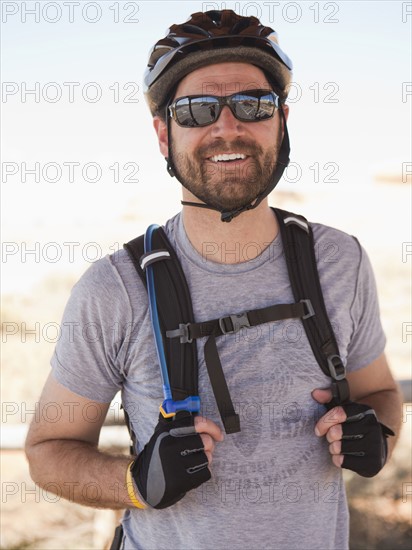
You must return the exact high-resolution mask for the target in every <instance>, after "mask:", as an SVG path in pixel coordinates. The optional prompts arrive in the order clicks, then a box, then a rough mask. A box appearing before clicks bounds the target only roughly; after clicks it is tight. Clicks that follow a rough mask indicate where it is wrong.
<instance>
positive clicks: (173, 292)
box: [124, 227, 199, 401]
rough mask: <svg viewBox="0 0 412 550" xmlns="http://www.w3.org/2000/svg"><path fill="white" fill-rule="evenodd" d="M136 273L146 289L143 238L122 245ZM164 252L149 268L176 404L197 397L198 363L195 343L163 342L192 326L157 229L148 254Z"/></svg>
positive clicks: (172, 258)
mask: <svg viewBox="0 0 412 550" xmlns="http://www.w3.org/2000/svg"><path fill="white" fill-rule="evenodd" d="M124 248H125V249H126V251H127V252H128V254H129V256H130V258H131V260H132V262H133V264H134V266H135V268H136V271H137V273H138V274H139V276H140V278H141V279H142V282H143V284H144V285H145V287H147V283H146V274H145V272H144V271H143V270H142V268H141V265H140V261H141V259H142V256H144V235H141V236H140V237H137V238H136V239H133V240H132V241H129V242H128V243H126V244H125V245H124ZM156 250H159V252H161V251H165V250H167V252H168V253H169V254H168V257H167V258H165V259H164V261H157V262H155V263H153V264H152V267H153V272H154V279H155V286H156V297H157V309H158V315H159V321H160V326H161V330H162V336H163V346H164V350H165V355H166V361H167V366H168V373H169V379H170V386H171V390H172V396H173V399H174V400H176V401H178V400H181V399H185V398H186V397H188V396H191V395H198V393H199V391H198V361H197V348H196V341H193V342H188V343H181V342H180V340H179V339H178V338H173V339H172V338H166V337H165V335H166V332H167V331H170V330H173V329H176V327H177V326H179V325H180V324H182V323H184V324H187V323H193V322H194V316H193V308H192V301H191V298H190V292H189V288H188V285H187V281H186V278H185V276H184V274H183V270H182V268H181V266H180V262H179V260H178V258H177V256H176V252H175V251H174V249H173V247H172V245H171V244H170V242H169V239H168V238H167V236H166V233H165V232H164V230H163V229H162V228H161V227H159V228H158V229H157V230H156V231H155V233H154V234H153V238H152V253H153V252H156Z"/></svg>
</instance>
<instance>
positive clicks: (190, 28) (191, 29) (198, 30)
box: [182, 24, 212, 38]
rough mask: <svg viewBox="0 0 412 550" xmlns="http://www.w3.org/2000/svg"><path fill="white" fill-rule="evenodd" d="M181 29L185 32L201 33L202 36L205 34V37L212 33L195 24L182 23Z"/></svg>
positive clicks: (209, 36)
mask: <svg viewBox="0 0 412 550" xmlns="http://www.w3.org/2000/svg"><path fill="white" fill-rule="evenodd" d="M182 31H183V32H185V33H187V34H201V35H202V36H206V37H207V38H211V37H212V35H211V34H210V32H208V31H206V30H205V29H202V28H201V27H197V26H195V25H187V24H184V25H182Z"/></svg>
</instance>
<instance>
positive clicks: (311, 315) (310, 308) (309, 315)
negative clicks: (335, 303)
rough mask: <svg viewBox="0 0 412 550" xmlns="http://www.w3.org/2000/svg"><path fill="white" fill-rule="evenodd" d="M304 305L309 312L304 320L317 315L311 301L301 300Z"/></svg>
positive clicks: (304, 316)
mask: <svg viewBox="0 0 412 550" xmlns="http://www.w3.org/2000/svg"><path fill="white" fill-rule="evenodd" d="M299 301H300V302H302V303H303V304H305V306H306V308H307V310H308V312H307V313H306V315H303V317H302V319H309V317H313V316H314V315H315V310H314V309H313V306H312V302H311V301H310V300H308V299H307V300H299Z"/></svg>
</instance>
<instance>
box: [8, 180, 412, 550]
mask: <svg viewBox="0 0 412 550" xmlns="http://www.w3.org/2000/svg"><path fill="white" fill-rule="evenodd" d="M395 187H396V189H394V188H392V187H391V186H385V185H377V186H376V189H375V198H376V197H377V198H376V200H377V201H378V203H379V207H378V209H374V211H370V209H367V208H366V205H365V209H362V208H361V207H359V205H358V207H357V208H353V209H350V202H351V200H352V199H351V197H346V199H345V200H346V203H345V202H343V203H342V204H340V208H339V212H338V213H337V215H336V209H335V214H333V213H332V212H331V211H330V208H329V209H326V208H325V202H324V197H321V195H320V194H318V195H316V194H315V195H314V196H313V197H312V198H311V199H310V200H305V199H304V198H303V197H301V196H299V195H295V194H293V193H283V194H282V193H279V194H278V195H277V204H278V205H279V206H280V207H283V208H286V209H290V210H292V211H296V212H302V213H304V214H305V215H306V216H307V217H308V219H311V220H313V221H322V222H324V223H327V224H330V225H335V226H337V227H339V228H342V229H344V230H346V231H349V232H351V233H353V234H356V235H358V236H360V237H361V241H362V243H363V244H364V245H365V247H366V248H367V250H368V252H369V255H370V257H371V261H372V264H373V266H374V269H375V275H376V280H377V284H378V289H379V294H380V304H381V312H382V322H383V325H384V329H385V331H386V334H387V337H388V347H387V352H388V356H389V358H390V362H391V365H392V368H393V371H394V374H395V376H396V377H397V378H412V376H411V370H410V369H411V356H410V353H411V352H410V340H411V338H412V335H409V336H408V331H409V332H410V330H411V329H410V328H409V329H408V326H410V322H411V318H412V317H411V312H410V305H409V304H410V296H411V277H410V265H411V262H412V258H411V257H409V258H406V261H403V260H404V259H405V258H403V257H402V243H403V242H408V241H410V240H411V239H410V230H409V221H408V220H409V217H408V211H409V207H408V208H406V205H407V204H409V199H410V191H408V189H407V188H406V187H401V186H395ZM394 197H395V203H396V204H397V205H398V206H399V208H400V210H401V213H400V214H399V215H398V216H397V217H395V216H394V215H393V214H392V220H391V222H390V223H389V224H387V226H388V227H390V232H389V231H388V230H387V229H385V230H383V229H382V227H381V226H380V225H379V224H380V223H382V220H383V215H384V212H385V205H387V204H390V203H392V204H393V201H394ZM339 200H340V199H339ZM342 200H343V198H342ZM359 200H360V201H361V202H362V200H366V197H363V198H362V197H360V199H359ZM374 200H375V199H374ZM402 209H403V210H402ZM366 210H367V212H366ZM345 212H346V216H345ZM348 212H350V214H349V215H348ZM402 212H403V214H402ZM365 213H366V214H365ZM405 215H406V221H405ZM365 216H366V217H365ZM146 218H147V215H146ZM146 218H145V216H144V214H143V213H142V212H137V213H136V214H135V215H133V214H128V215H127V216H126V217H124V218H123V219H122V220H118V221H119V226H121V227H122V228H123V230H124V233H125V234H128V235H129V238H132V237H133V236H134V235H135V233H134V231H135V230H134V229H133V227H134V225H136V226H138V227H141V225H142V223H145V222H146ZM147 221H148V222H150V221H153V219H148V220H147ZM122 224H123V225H122ZM94 229H95V230H96V228H94ZM101 229H102V234H104V235H107V231H108V230H107V227H103V226H102V227H101ZM97 230H98V228H97ZM389 233H390V234H389ZM55 238H57V237H55ZM108 242H109V239H108ZM24 267H25V266H22V268H24ZM86 267H87V265H85V266H84V268H83V269H81V270H84V269H85V268H86ZM78 275H79V273H76V272H74V271H73V270H71V271H69V270H68V271H67V272H64V273H61V274H59V275H56V274H55V273H49V274H47V273H46V274H45V276H44V278H43V279H42V280H41V281H39V282H37V283H36V285H35V286H33V287H31V288H30V289H29V290H28V291H26V292H23V291H19V292H14V293H13V294H6V295H3V296H2V310H3V325H2V327H3V352H2V389H1V397H2V425H3V426H4V425H7V426H12V425H15V424H19V423H22V422H30V420H31V418H32V416H33V415H32V414H30V411H32V410H33V408H34V404H35V402H36V400H37V399H38V396H39V393H40V391H41V388H42V385H43V383H44V380H45V379H46V377H47V374H48V372H49V359H50V357H51V355H52V352H53V349H54V339H55V336H54V334H55V333H54V332H53V327H52V326H51V325H50V331H49V332H47V334H46V337H45V336H44V334H41V336H40V337H39V338H38V337H37V336H36V335H35V334H31V335H30V334H28V333H26V334H25V336H24V333H25V330H22V327H23V328H24V326H23V325H22V324H23V323H26V327H27V328H30V327H34V326H35V323H40V325H39V326H40V327H41V329H42V328H43V327H44V326H45V325H46V324H48V323H58V322H59V321H60V319H61V315H62V312H63V308H64V305H65V303H66V301H67V298H68V295H69V292H70V289H71V287H72V285H73V283H74V282H75V280H76V279H77V277H78ZM4 323H14V324H15V325H13V326H17V327H18V330H17V332H16V334H14V335H10V334H5V332H4V326H5V325H4ZM408 323H409V325H408ZM10 326H12V325H10V324H9V325H8V330H10ZM47 340H49V341H47ZM404 412H405V420H406V419H409V420H408V422H405V425H404V430H403V434H402V441H401V444H400V445H399V447H398V450H397V451H396V454H395V455H394V459H393V463H392V464H391V465H388V467H387V468H386V469H385V470H384V472H382V474H381V475H380V476H379V477H378V479H377V480H368V481H365V480H362V481H359V478H358V477H357V476H354V477H351V476H348V489H349V494H350V495H351V505H352V522H353V532H354V533H355V532H356V536H357V542H356V543H355V542H353V543H352V548H407V546H405V544H406V543H405V540H406V539H405V537H407V536H408V535H409V536H410V535H411V501H412V482H411V458H410V457H411V452H410V445H411V436H410V434H411V416H412V405H408V408H407V409H405V411H404ZM407 413H409V415H408V414H407ZM1 475H2V514H1V548H4V549H12V548H14V549H17V548H19V549H20V548H21V549H23V548H36V549H39V550H40V549H53V550H58V549H59V550H60V549H61V550H63V549H67V550H69V549H70V550H74V549H80V548H82V549H88V548H103V544H104V543H103V540H105V538H106V537H107V536H110V535H108V534H107V533H106V531H108V532H111V530H112V525H113V513H112V512H110V511H98V512H96V511H94V510H93V509H88V508H83V507H80V506H77V505H74V504H71V503H69V502H65V501H63V500H61V499H57V501H56V499H55V497H52V495H48V494H44V493H43V492H42V491H41V490H40V489H36V488H35V486H34V484H33V482H32V481H31V480H30V477H29V473H28V468H27V465H26V462H25V459H24V456H23V454H22V452H21V451H2V453H1ZM408 529H409V531H408ZM377 539H379V541H380V542H377Z"/></svg>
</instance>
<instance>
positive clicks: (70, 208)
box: [1, 0, 412, 292]
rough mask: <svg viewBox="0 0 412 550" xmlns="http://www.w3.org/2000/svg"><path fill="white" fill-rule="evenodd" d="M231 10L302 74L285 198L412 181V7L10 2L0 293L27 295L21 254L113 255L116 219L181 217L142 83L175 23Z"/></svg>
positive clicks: (4, 42)
mask: <svg viewBox="0 0 412 550" xmlns="http://www.w3.org/2000/svg"><path fill="white" fill-rule="evenodd" d="M223 8H227V9H235V11H237V12H238V13H240V14H242V15H255V16H259V18H260V19H261V21H262V22H263V23H264V24H265V25H268V26H271V27H272V28H273V29H275V30H276V31H277V32H278V34H279V39H280V45H281V47H282V49H283V50H284V51H285V52H286V53H287V54H288V55H289V57H290V58H291V59H292V60H293V63H294V77H293V80H294V84H293V86H292V91H291V95H290V101H289V106H290V117H289V121H288V126H289V132H290V135H291V143H292V153H291V166H290V168H289V169H288V171H287V173H286V174H285V177H284V179H283V181H282V183H281V184H279V185H282V189H283V190H290V191H292V192H296V193H307V192H310V191H311V190H313V191H314V192H318V193H322V192H323V190H324V191H325V192H332V193H336V196H338V195H339V193H341V194H342V193H347V194H350V193H360V191H361V190H363V191H364V192H365V193H367V192H369V191H368V190H369V189H372V188H373V185H374V182H375V179H374V178H375V176H376V175H377V174H382V173H384V174H395V175H396V174H398V176H400V175H401V174H402V166H403V167H404V170H405V169H406V170H407V169H409V170H411V168H410V165H409V168H407V163H410V162H411V153H410V151H411V138H410V130H411V129H410V115H411V104H412V84H411V81H412V78H411V73H410V66H411V22H412V3H411V2H397V1H390V2H385V1H357V2H347V1H344V2H314V1H309V2H266V1H265V2H191V1H182V2H169V1H165V2H156V1H150V2H148V1H146V2H144V1H143V2H141V1H136V2H134V1H132V2H131V1H129V2H123V1H116V0H109V1H100V2H88V1H83V0H78V1H71V0H69V1H64V2H52V1H51V2H47V1H43V2H38V1H37V2H33V1H25V2H19V1H2V2H1V10H2V12H1V21H2V23H1V27H2V28H1V31H2V38H1V51H2V53H1V65H2V75H1V76H2V100H1V115H2V123H1V137H2V145H1V156H2V159H1V160H2V219H3V222H2V223H3V225H2V235H3V237H2V240H3V241H5V242H6V243H15V245H13V244H9V245H7V246H8V248H7V247H6V249H4V248H3V256H4V251H6V256H7V257H6V260H7V261H6V262H4V260H3V266H2V267H3V273H4V278H3V292H8V291H14V290H18V289H19V288H21V285H23V284H24V280H25V274H24V273H23V271H22V255H21V254H20V252H22V250H23V243H27V247H29V246H30V245H32V246H35V245H33V243H36V242H40V243H43V244H41V246H42V247H44V243H47V242H50V241H53V239H54V240H55V241H57V242H59V243H63V242H69V241H71V240H72V241H76V242H77V241H78V240H81V242H83V241H85V242H87V241H93V242H95V241H99V239H101V241H102V242H105V243H106V246H107V242H109V240H110V235H111V236H112V241H113V242H114V240H115V239H116V238H117V236H118V234H117V233H116V223H117V222H118V220H120V219H123V220H124V219H127V216H129V217H130V219H131V220H132V219H133V218H134V217H135V216H137V218H138V220H141V223H142V227H143V225H144V223H146V220H148V221H149V222H150V221H158V222H160V223H161V222H163V221H164V220H165V219H167V217H170V216H171V215H172V214H173V213H174V212H176V211H177V210H178V209H179V186H178V184H177V182H176V181H172V180H171V179H170V177H169V176H168V175H167V173H166V170H165V162H164V160H163V159H162V158H161V156H160V153H159V151H158V145H157V142H156V137H155V134H154V131H153V130H152V127H151V120H150V115H149V112H148V109H147V107H146V105H145V100H144V97H143V92H142V90H143V87H142V78H143V73H144V70H145V66H146V62H147V57H148V52H149V50H150V48H151V46H152V45H153V44H154V43H155V42H156V41H157V40H158V39H160V38H161V37H163V36H164V33H165V31H166V29H167V28H168V27H169V26H170V25H171V24H172V23H181V22H183V21H185V20H186V19H187V18H188V17H189V15H190V14H191V13H194V12H196V11H205V10H206V9H223ZM30 91H32V93H30ZM33 91H34V92H33ZM154 217H156V219H155V220H154V219H153V218H154ZM139 223H140V222H139ZM137 226H138V227H137V229H140V225H139V224H137ZM132 236H134V235H131V236H130V238H131V237H132ZM121 237H123V235H119V238H121ZM53 242H54V241H53ZM30 243H31V244H30ZM24 246H25V245H24ZM102 248H104V246H103V245H102ZM16 250H17V251H18V253H16ZM50 254H51V252H50ZM41 256H42V255H41V254H40V256H39V262H37V263H38V264H40V265H38V266H35V267H36V269H38V270H39V271H38V272H39V276H40V273H41V274H43V272H44V271H45V270H47V269H48V268H50V269H52V268H54V266H53V265H52V264H53V262H51V261H48V262H46V263H44V262H43V259H42V257H41ZM51 257H52V256H50V258H51ZM50 258H49V259H50ZM23 267H24V266H23ZM33 276H34V277H35V275H33Z"/></svg>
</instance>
